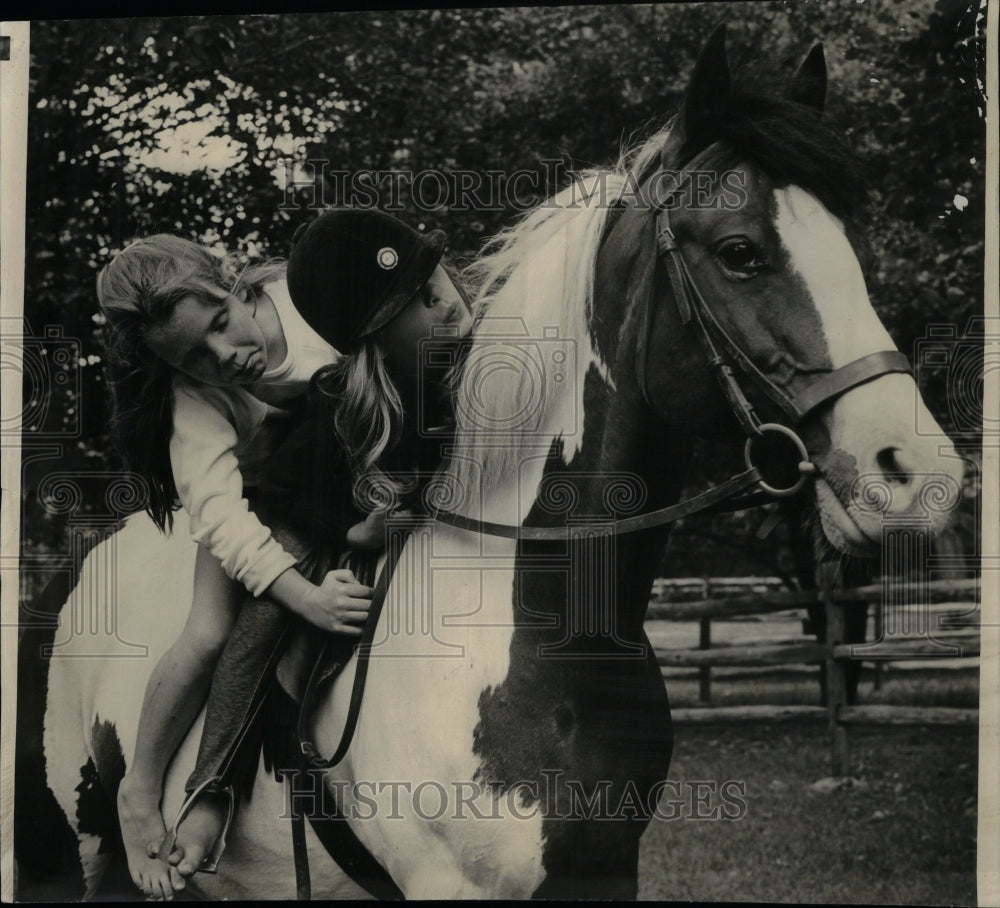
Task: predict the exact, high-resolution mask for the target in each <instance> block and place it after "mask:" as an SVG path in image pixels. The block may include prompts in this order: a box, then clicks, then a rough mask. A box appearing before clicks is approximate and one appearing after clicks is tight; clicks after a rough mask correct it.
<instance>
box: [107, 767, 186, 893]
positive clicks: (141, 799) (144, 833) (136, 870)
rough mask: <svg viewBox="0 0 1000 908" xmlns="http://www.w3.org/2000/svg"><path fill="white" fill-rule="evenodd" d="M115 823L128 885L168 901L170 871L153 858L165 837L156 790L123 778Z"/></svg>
mask: <svg viewBox="0 0 1000 908" xmlns="http://www.w3.org/2000/svg"><path fill="white" fill-rule="evenodd" d="M118 819H119V821H120V823H121V829H122V841H123V842H124V843H125V857H126V859H127V860H128V869H129V873H130V874H131V876H132V882H133V883H135V885H136V886H137V887H138V888H139V889H141V890H142V891H143V892H144V893H145V894H146V895H147V896H149V897H150V898H154V899H168V900H169V899H172V898H173V897H174V889H175V888H176V887H175V886H174V885H173V882H172V881H171V873H170V871H171V867H170V865H169V864H168V863H167V862H166V861H165V860H160V859H159V858H158V857H157V849H158V848H159V847H160V842H161V840H162V839H163V836H164V834H165V833H166V828H165V827H164V825H163V817H162V815H161V814H160V792H159V790H157V789H156V788H152V789H150V788H147V787H145V786H143V785H141V784H139V783H137V782H136V781H135V780H134V779H133V777H132V776H131V775H128V774H126V775H125V778H123V779H122V781H121V784H120V785H119V786H118ZM182 888H183V887H182Z"/></svg>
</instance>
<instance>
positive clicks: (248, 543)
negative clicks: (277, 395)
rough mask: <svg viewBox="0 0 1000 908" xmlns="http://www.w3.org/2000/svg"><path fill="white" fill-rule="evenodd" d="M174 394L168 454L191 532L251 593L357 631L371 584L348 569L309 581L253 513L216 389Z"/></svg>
mask: <svg viewBox="0 0 1000 908" xmlns="http://www.w3.org/2000/svg"><path fill="white" fill-rule="evenodd" d="M174 398H175V407H174V434H173V437H172V438H171V441H170V458H171V464H172V466H173V470H174V482H175V483H176V485H177V492H178V494H179V496H180V499H181V503H182V504H183V505H184V508H185V510H186V511H187V512H188V514H189V515H190V518H191V535H192V537H193V538H194V539H195V540H196V541H198V542H200V543H202V544H203V545H204V546H205V548H207V549H208V550H209V551H210V552H211V553H212V555H214V556H215V557H216V558H217V559H218V560H219V562H220V563H221V565H222V568H223V570H224V571H225V572H226V573H227V574H228V575H229V576H230V577H232V578H233V579H234V580H237V581H239V582H240V583H242V584H243V585H244V586H245V587H246V588H247V589H248V590H250V592H251V593H252V594H253V595H254V596H261V595H265V594H266V595H268V596H270V597H271V598H272V599H274V600H275V601H276V602H277V603H278V604H279V605H283V606H284V607H285V608H287V609H289V610H290V611H293V612H295V613H296V614H298V615H301V616H302V617H303V618H304V619H306V620H307V621H309V622H310V623H311V624H314V625H316V626H317V627H321V628H323V629H324V630H330V631H337V632H338V633H344V634H352V635H356V634H360V633H361V630H360V627H358V625H361V624H363V623H364V619H365V617H367V612H368V607H369V605H370V599H371V595H372V590H371V587H368V586H364V585H362V584H359V583H356V582H355V579H354V575H353V574H352V573H351V572H350V571H347V570H340V571H332V572H330V573H329V574H327V575H326V577H325V578H324V580H323V582H322V583H321V584H320V585H319V586H316V585H315V584H313V583H310V582H309V581H308V580H306V578H305V577H303V576H302V575H301V574H300V573H299V572H298V571H297V570H296V569H295V567H294V565H295V563H296V559H295V558H294V557H293V556H292V555H291V554H289V553H288V552H286V551H285V550H284V549H283V548H282V547H281V545H280V544H279V543H278V542H277V541H276V540H275V539H274V538H273V537H272V535H271V531H270V530H269V529H268V528H267V527H265V526H264V525H263V524H262V523H261V522H260V520H258V519H257V516H256V515H255V514H253V513H251V512H250V510H249V507H248V504H247V501H246V499H245V498H244V497H243V476H242V474H241V473H240V468H239V462H238V461H237V459H236V454H235V449H236V445H237V443H238V440H239V436H238V434H237V430H236V428H235V426H234V424H233V422H231V421H230V419H228V418H227V417H226V415H225V410H224V407H225V404H224V401H223V399H222V397H221V395H219V399H218V400H214V396H213V395H212V392H211V391H209V392H207V393H206V394H204V395H203V394H202V393H201V391H200V389H198V390H194V389H190V388H187V387H185V386H179V387H177V388H176V389H175V395H174ZM210 401H212V402H210ZM236 418H238V417H234V420H235V419H236Z"/></svg>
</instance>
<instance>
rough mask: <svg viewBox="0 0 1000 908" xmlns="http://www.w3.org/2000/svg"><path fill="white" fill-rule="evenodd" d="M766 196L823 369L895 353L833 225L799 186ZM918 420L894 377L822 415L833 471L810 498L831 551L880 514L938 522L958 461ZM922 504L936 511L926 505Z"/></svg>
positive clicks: (951, 497)
mask: <svg viewBox="0 0 1000 908" xmlns="http://www.w3.org/2000/svg"><path fill="white" fill-rule="evenodd" d="M774 199H775V209H776V216H775V229H776V230H777V232H778V235H779V236H780V238H781V242H782V244H783V246H784V248H785V251H786V252H787V254H788V258H789V264H790V268H791V270H792V271H794V272H796V273H797V274H798V276H799V277H800V278H801V280H802V281H803V283H804V284H805V286H806V289H807V291H808V293H809V296H810V298H811V302H812V305H813V306H814V307H815V309H816V312H817V314H818V316H819V319H820V323H821V325H822V329H823V334H824V339H825V341H826V345H827V351H828V355H829V358H830V364H831V366H832V367H833V368H834V369H837V368H840V367H841V366H844V365H846V364H847V363H850V362H853V361H854V360H856V359H859V358H860V357H862V356H866V355H867V354H869V353H877V352H879V351H883V350H894V349H896V345H895V344H894V343H893V341H892V338H890V336H889V333H888V332H887V331H886V330H885V327H884V326H883V325H882V323H881V321H879V318H878V316H877V315H876V314H875V311H874V310H873V309H872V306H871V302H870V301H869V298H868V291H867V289H866V288H865V282H864V277H863V275H862V273H861V266H860V265H859V263H858V260H857V257H856V256H855V254H854V250H853V249H852V248H851V244H850V243H849V242H848V240H847V237H846V235H845V233H844V229H843V225H842V224H841V222H840V221H839V220H838V219H837V218H835V217H834V216H833V215H832V214H830V212H829V211H827V209H826V208H825V207H824V206H823V205H822V203H821V202H820V201H819V200H818V199H816V198H815V197H814V196H812V195H810V194H809V193H807V192H805V191H804V190H803V189H801V188H799V187H796V186H791V187H787V188H783V189H779V190H776V191H775V193H774ZM918 414H919V417H918ZM918 418H919V421H920V423H922V424H925V425H929V426H933V425H936V423H935V422H934V420H933V418H932V417H931V415H930V414H929V413H928V412H927V409H926V407H925V405H924V403H923V401H922V400H921V398H920V395H919V392H918V391H917V387H916V384H915V383H914V381H913V379H912V378H911V377H910V376H908V375H904V374H900V373H894V374H889V375H884V376H882V377H880V378H878V379H875V380H874V381H871V382H868V383H867V384H864V385H861V386H859V387H858V388H855V389H853V390H851V391H849V392H848V393H846V394H844V395H843V396H842V397H840V398H838V399H837V400H836V402H835V403H834V405H833V406H832V407H831V408H830V409H829V411H828V413H827V414H826V415H825V416H824V420H825V422H826V426H827V429H828V431H829V435H830V440H831V448H832V452H831V454H832V455H833V457H835V458H837V460H838V467H839V470H838V475H834V471H833V470H832V469H831V471H830V473H829V474H828V475H827V476H825V477H824V478H823V479H819V480H817V483H816V488H817V499H818V502H819V508H820V516H821V519H822V523H823V528H824V530H825V531H826V534H827V536H828V538H829V539H830V541H831V542H833V543H834V545H836V546H838V548H841V549H844V550H851V549H859V548H870V547H871V546H872V545H873V544H878V543H879V542H880V540H881V533H882V518H883V517H884V516H894V517H897V516H910V517H913V518H915V519H918V518H920V517H924V518H928V517H929V519H930V528H931V529H932V530H937V529H940V528H941V527H942V526H943V525H944V523H945V522H946V521H947V518H948V511H949V510H950V509H951V508H952V507H953V506H954V503H955V502H956V501H957V495H958V494H959V493H960V488H961V476H962V465H961V462H960V461H959V460H958V458H957V457H956V455H955V452H954V448H953V446H952V445H951V442H950V441H949V440H948V439H947V437H946V436H944V433H943V432H941V433H940V435H938V436H936V437H935V436H930V437H928V436H926V435H918V434H917V432H916V426H917V424H918ZM848 464H849V465H850V466H849V469H845V465H848ZM818 465H819V466H820V468H821V471H822V470H823V467H824V464H823V463H822V462H819V464H818ZM932 487H933V488H934V489H935V490H936V491H935V494H934V495H931V494H930V491H931V488H932ZM925 493H928V494H926V495H925ZM935 495H936V496H937V497H936V498H935ZM941 495H943V498H942V497H941ZM925 498H935V501H936V502H937V503H936V505H935V506H933V507H930V508H928V507H927V502H926V501H925V500H924V499H925Z"/></svg>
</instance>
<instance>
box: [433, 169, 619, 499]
mask: <svg viewBox="0 0 1000 908" xmlns="http://www.w3.org/2000/svg"><path fill="white" fill-rule="evenodd" d="M624 186H625V174H624V173H623V172H619V171H618V170H588V171H586V172H582V173H575V174H574V178H573V182H572V183H571V185H569V186H567V187H566V188H565V189H563V190H562V191H560V192H558V193H557V194H556V195H554V196H552V197H551V198H550V199H548V200H547V201H545V202H543V203H542V204H540V205H539V206H538V207H536V208H534V209H533V210H532V211H529V212H528V213H527V214H526V215H524V217H522V218H521V219H520V220H519V221H518V222H517V223H515V224H514V225H513V226H511V227H508V228H507V229H505V230H503V231H502V232H500V233H499V234H497V235H496V236H494V237H493V238H492V239H490V240H489V241H488V242H487V244H486V246H485V247H484V252H483V254H482V255H480V257H479V258H477V259H476V261H474V262H473V263H472V264H470V265H469V266H468V267H467V268H466V269H465V270H464V271H463V274H462V277H463V280H464V281H465V282H466V285H467V286H469V287H470V288H471V289H472V290H473V292H474V303H473V309H474V311H475V312H476V313H477V317H476V325H475V327H474V329H473V330H474V339H473V341H472V344H471V346H470V351H469V354H468V356H467V357H466V358H465V367H464V368H463V369H461V371H460V372H459V373H458V374H457V375H456V376H455V380H454V382H453V386H454V388H455V398H456V401H457V403H456V421H457V430H458V431H457V434H456V441H455V451H456V455H457V456H456V458H455V459H454V460H453V461H452V462H451V465H450V472H451V475H452V476H453V477H454V478H455V479H456V480H457V481H458V486H457V487H458V488H464V489H468V488H473V487H478V482H479V479H477V478H476V485H474V486H472V485H469V483H470V481H471V480H473V479H474V478H475V477H473V475H472V473H473V471H474V472H475V473H476V476H477V477H478V476H479V475H481V476H482V483H483V490H484V491H490V490H494V489H495V488H496V487H497V486H498V485H499V484H500V483H501V482H503V481H504V480H505V479H507V478H509V477H511V476H513V475H514V472H513V471H515V470H516V469H517V465H518V464H519V463H520V462H521V459H522V457H523V455H524V454H525V453H526V452H527V451H528V450H529V449H530V450H531V451H532V452H534V453H537V452H538V450H539V444H540V442H539V434H538V433H537V432H536V431H534V428H536V427H537V426H539V425H547V424H550V423H552V422H553V418H555V421H556V422H558V409H559V407H558V404H559V403H560V401H561V400H562V399H564V398H566V396H567V393H572V392H573V389H575V388H578V387H581V386H582V385H580V384H577V382H582V381H583V378H584V375H585V374H586V371H587V369H588V368H589V366H590V364H591V363H592V362H593V357H592V356H590V355H588V353H589V351H587V350H585V349H584V348H585V347H587V345H588V344H589V337H590V316H591V309H592V300H593V291H594V270H595V263H596V259H597V252H598V249H599V247H600V242H601V237H602V235H603V233H604V224H605V221H606V219H607V215H608V212H609V210H610V209H611V207H612V206H613V205H614V203H615V201H617V199H618V198H619V196H620V194H621V192H622V189H623V188H624ZM485 316H488V318H484V317H485ZM522 324H523V325H524V326H525V327H527V328H528V332H529V333H528V335H527V336H526V337H525V343H526V344H529V345H530V344H532V343H534V342H535V341H536V340H537V339H538V338H541V337H542V336H543V334H542V332H544V333H545V334H546V335H552V336H554V337H557V338H559V339H560V340H562V341H566V340H568V341H569V343H570V344H575V346H576V350H575V357H574V360H575V362H576V374H575V375H573V376H569V377H567V380H565V381H563V382H561V383H560V382H556V381H553V380H552V378H553V377H552V374H551V373H550V372H548V371H546V374H545V381H544V387H543V396H542V398H541V399H539V388H538V386H537V384H535V383H534V382H533V381H532V378H531V376H529V375H528V374H527V372H526V371H525V370H517V369H496V370H492V371H491V372H490V375H489V380H488V381H485V382H484V381H483V376H482V374H481V372H480V370H479V369H477V368H474V367H470V364H473V363H475V362H476V361H477V353H478V352H480V351H481V350H483V349H484V348H485V347H486V346H487V345H489V344H494V343H496V341H497V338H498V335H499V336H503V337H507V336H508V335H507V333H506V331H507V330H509V329H510V328H511V327H512V326H518V325H522ZM539 329H541V330H539ZM513 341H514V343H516V337H515V338H514V339H513ZM545 365H547V366H551V363H546V364H545ZM470 399H475V400H476V401H477V404H478V406H477V410H478V412H485V413H500V414H510V413H514V414H517V413H527V412H532V411H533V412H535V413H536V414H537V416H536V418H535V419H533V420H531V421H530V425H529V424H527V423H526V424H525V425H522V426H521V427H515V428H513V429H511V431H509V432H506V433H502V434H498V432H497V430H496V428H495V427H491V426H489V425H484V424H483V422H482V421H481V420H477V419H476V418H475V417H474V415H471V416H470V414H469V413H468V411H467V410H463V408H462V406H461V402H462V401H463V400H470ZM463 416H464V417H465V418H463ZM577 429H578V431H577V432H576V433H574V434H575V435H576V440H577V442H578V441H579V439H580V437H581V436H582V429H583V427H582V425H580V426H578V427H577ZM557 434H560V435H562V437H563V441H564V444H572V443H573V439H571V438H570V437H568V436H566V435H563V433H562V432H557ZM543 443H544V444H545V445H546V447H547V445H548V442H543ZM480 471H481V474H480Z"/></svg>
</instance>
